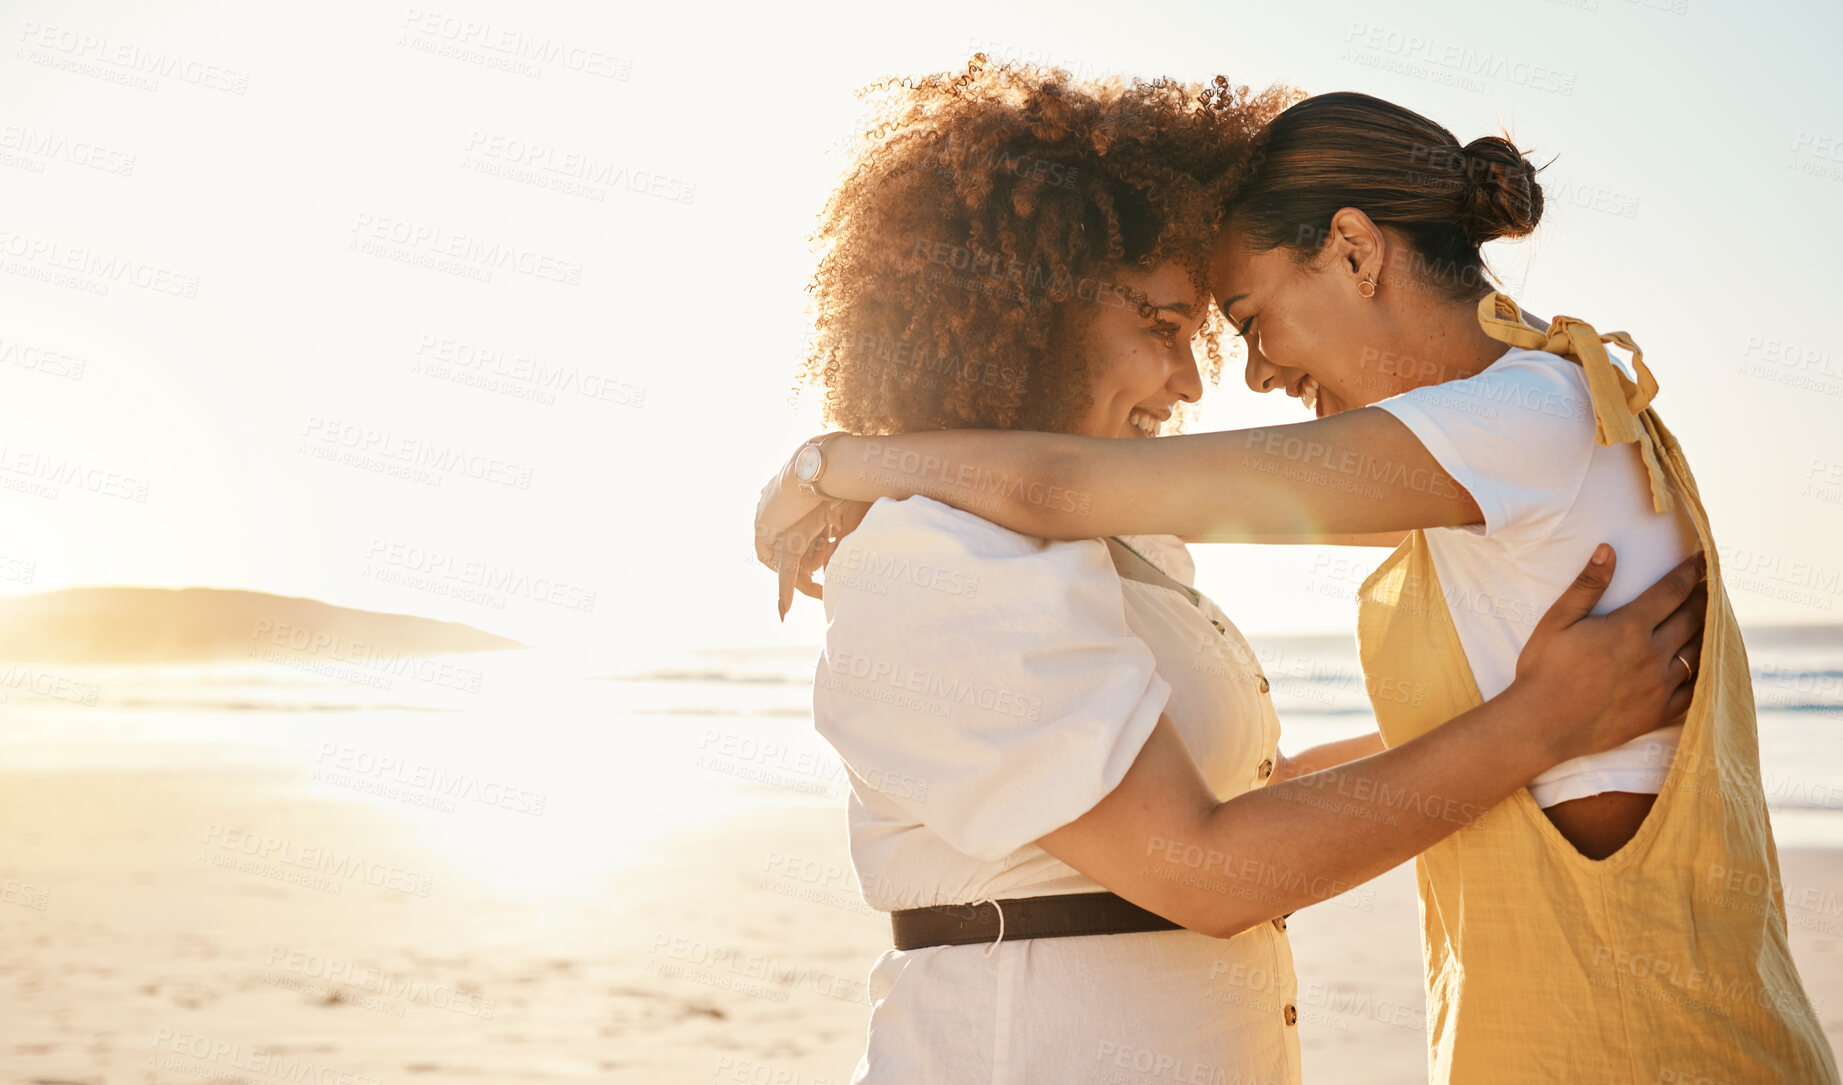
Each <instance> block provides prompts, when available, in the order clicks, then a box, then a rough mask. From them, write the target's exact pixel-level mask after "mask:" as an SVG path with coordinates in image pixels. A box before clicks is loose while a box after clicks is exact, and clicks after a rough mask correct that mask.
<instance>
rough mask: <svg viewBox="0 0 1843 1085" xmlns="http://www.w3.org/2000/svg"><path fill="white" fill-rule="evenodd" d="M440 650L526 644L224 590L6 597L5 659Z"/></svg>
mask: <svg viewBox="0 0 1843 1085" xmlns="http://www.w3.org/2000/svg"><path fill="white" fill-rule="evenodd" d="M355 645H358V646H362V648H363V650H366V651H371V652H379V653H386V654H389V653H397V654H406V655H419V656H421V655H438V654H441V653H445V652H484V651H494V650H497V649H502V648H523V647H526V646H525V645H523V644H521V643H519V642H518V641H515V640H511V639H509V638H506V637H501V636H497V635H495V634H492V633H486V632H482V631H481V630H478V629H475V628H474V627H473V626H471V625H463V624H461V623H460V622H438V621H435V620H434V619H432V618H421V617H417V616H416V615H413V614H384V613H380V612H378V611H374V610H354V609H353V608H351V607H341V606H334V605H333V604H331V603H323V602H321V601H320V600H318V599H301V598H295V597H292V596H286V595H270V594H268V593H266V592H258V591H233V590H227V589H221V588H68V589H65V590H63V591H50V592H41V593H39V594H36V595H22V596H16V597H12V598H0V659H3V660H11V661H18V662H70V663H168V662H188V661H195V660H196V661H204V660H219V659H232V658H243V659H247V658H249V657H250V656H251V654H252V649H260V650H261V654H265V655H273V654H278V653H280V654H289V653H291V650H292V651H294V652H298V653H299V654H326V655H331V656H335V657H337V656H341V655H346V654H349V653H350V652H352V651H353V650H354V646H355Z"/></svg>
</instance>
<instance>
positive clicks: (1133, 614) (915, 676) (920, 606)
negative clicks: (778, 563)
mask: <svg viewBox="0 0 1843 1085" xmlns="http://www.w3.org/2000/svg"><path fill="white" fill-rule="evenodd" d="M1125 542H1126V543H1127V544H1128V545H1130V546H1131V547H1133V549H1135V550H1136V551H1138V552H1139V553H1140V554H1142V555H1144V556H1145V557H1147V558H1148V559H1149V560H1151V561H1152V562H1153V563H1154V564H1156V565H1158V566H1159V567H1160V568H1161V569H1162V570H1163V571H1164V572H1165V573H1166V574H1167V575H1169V576H1171V577H1173V578H1174V579H1176V580H1178V581H1180V582H1182V583H1184V584H1186V585H1189V584H1190V582H1191V580H1192V578H1193V577H1194V575H1195V568H1194V566H1193V564H1192V563H1191V560H1190V555H1189V552H1188V551H1187V550H1185V548H1184V546H1183V544H1182V543H1180V542H1179V541H1178V540H1177V539H1176V538H1174V537H1171V536H1129V537H1127V538H1126V539H1125ZM825 583H826V589H825V609H826V618H827V623H828V624H827V628H826V645H825V651H824V653H823V654H822V656H821V657H820V661H819V667H818V671H817V674H816V675H815V681H814V691H813V719H814V722H815V724H816V726H817V727H818V730H819V732H820V734H821V735H823V736H824V737H825V739H826V740H827V741H828V742H830V743H831V745H832V747H833V748H834V749H835V750H837V752H838V755H839V757H840V758H841V759H842V761H843V762H844V764H845V767H846V769H847V771H848V774H849V778H850V781H851V796H850V800H849V810H850V819H849V820H850V843H851V859H852V864H853V866H854V867H855V868H856V871H857V876H858V881H859V885H860V886H861V887H862V890H863V894H864V899H865V901H866V902H867V903H868V904H870V905H871V906H872V907H874V908H878V909H881V910H884V911H892V910H895V909H899V908H910V907H920V906H924V905H933V904H968V903H971V902H974V901H978V900H981V899H987V898H991V899H1002V898H1006V897H1027V896H1042V895H1048V894H1052V893H1089V892H1096V891H1099V890H1102V889H1103V888H1104V887H1103V886H1100V885H1097V884H1096V883H1094V882H1093V881H1090V880H1089V879H1088V878H1086V877H1084V876H1083V875H1081V874H1080V873H1078V872H1077V871H1075V870H1074V868H1072V867H1069V866H1068V865H1066V864H1064V863H1062V862H1060V861H1058V860H1056V859H1054V858H1052V857H1051V856H1050V855H1049V854H1048V853H1046V852H1044V851H1043V850H1042V849H1041V848H1038V847H1037V846H1036V845H1035V844H1034V843H1033V841H1035V840H1037V839H1038V838H1040V837H1042V836H1043V835H1044V834H1045V833H1048V832H1049V831H1051V830H1053V829H1056V828H1058V827H1060V826H1062V825H1065V824H1067V823H1069V822H1070V821H1073V820H1074V819H1075V818H1077V817H1079V816H1081V815H1082V814H1084V813H1086V812H1087V811H1088V810H1089V809H1090V808H1092V807H1093V806H1094V805H1095V803H1097V802H1099V801H1100V800H1101V799H1102V798H1103V797H1104V796H1106V795H1107V793H1108V792H1110V791H1111V790H1112V789H1113V788H1114V786H1115V785H1116V784H1118V783H1119V781H1120V779H1121V777H1122V776H1124V775H1125V774H1126V771H1127V769H1128V768H1129V767H1130V766H1131V765H1132V763H1133V760H1134V759H1135V758H1136V757H1137V756H1138V753H1139V750H1140V747H1141V746H1143V745H1144V743H1145V740H1146V737H1147V736H1148V735H1149V734H1150V732H1151V729H1152V727H1153V725H1154V724H1155V723H1157V721H1158V717H1159V715H1160V713H1161V712H1162V713H1165V714H1167V715H1169V716H1170V718H1171V720H1172V722H1173V724H1174V725H1175V726H1176V728H1177V730H1178V732H1179V733H1180V734H1181V735H1182V737H1183V740H1184V742H1185V744H1186V745H1187V746H1188V747H1189V749H1190V752H1191V755H1192V756H1193V757H1194V758H1195V759H1196V762H1197V765H1198V767H1199V768H1200V769H1201V770H1202V773H1203V776H1204V778H1205V779H1206V780H1207V781H1208V782H1209V784H1210V786H1211V787H1212V788H1213V789H1214V791H1215V793H1216V794H1217V796H1218V797H1220V798H1223V799H1227V798H1231V797H1233V796H1235V795H1238V794H1241V793H1243V792H1246V791H1248V790H1250V789H1252V788H1255V787H1259V786H1261V785H1262V783H1263V782H1264V781H1265V779H1266V777H1267V775H1268V774H1269V773H1271V771H1272V766H1273V759H1274V758H1275V756H1276V753H1275V751H1276V747H1277V743H1278V741H1279V735H1280V724H1279V720H1278V718H1277V717H1276V716H1275V715H1274V710H1273V705H1272V702H1271V700H1270V698H1269V697H1268V695H1267V681H1266V678H1265V677H1264V676H1263V675H1262V674H1261V670H1260V667H1259V664H1258V662H1257V660H1256V658H1255V654H1254V652H1253V650H1252V649H1251V648H1250V647H1249V646H1248V643H1247V641H1245V640H1244V639H1243V638H1242V636H1241V634H1240V633H1239V632H1237V631H1236V629H1235V628H1234V626H1233V625H1231V624H1229V621H1228V619H1227V617H1226V616H1224V615H1223V614H1222V612H1221V611H1220V610H1218V609H1217V608H1216V607H1215V605H1214V604H1213V603H1210V602H1209V601H1208V600H1207V599H1205V600H1203V603H1202V606H1201V607H1200V608H1199V606H1197V605H1195V604H1193V603H1192V601H1191V600H1190V599H1189V598H1188V597H1187V596H1185V595H1183V594H1180V593H1179V592H1178V591H1176V590H1175V589H1173V588H1169V587H1160V586H1156V585H1152V584H1147V583H1142V582H1139V581H1135V580H1126V579H1123V578H1121V577H1120V576H1119V575H1118V573H1117V572H1116V571H1115V568H1114V565H1113V562H1112V560H1111V559H1110V557H1109V554H1108V550H1107V545H1106V543H1105V542H1103V541H1101V540H1098V539H1086V540H1078V541H1051V540H1044V539H1038V538H1033V537H1031V536H1026V535H1020V534H1018V533H1016V532H1013V531H1009V530H1007V529H1005V528H1002V527H999V526H997V525H996V524H993V523H990V522H988V521H986V520H982V519H980V518H979V517H977V516H974V515H972V514H970V513H965V512H961V511H960V510H958V509H955V508H952V507H950V506H948V505H944V504H941V503H940V502H938V501H934V500H932V499H930V498H927V497H921V496H915V497H909V498H905V499H903V500H900V501H897V500H892V499H889V498H884V499H882V500H879V501H877V502H876V503H875V504H874V505H873V506H872V507H871V509H870V511H869V512H868V513H867V514H866V516H865V517H864V520H863V523H862V525H861V526H860V527H858V529H857V530H855V531H854V532H852V533H851V534H850V535H848V536H846V538H845V540H844V541H843V542H842V543H841V544H840V546H839V549H838V551H837V552H836V553H835V554H834V555H833V557H832V560H831V561H830V562H829V563H828V565H827V567H826V579H825ZM869 987H870V991H871V994H872V997H873V998H875V999H876V1001H875V1002H874V1004H873V1007H872V1010H871V1017H870V1027H869V1040H868V1045H867V1049H866V1051H865V1054H864V1058H863V1060H862V1061H860V1062H859V1064H858V1066H857V1070H856V1073H855V1075H854V1076H853V1078H852V1080H853V1082H854V1083H858V1082H865V1083H871V1085H893V1083H922V1082H927V1083H949V1085H1013V1083H1016V1085H1024V1083H1030V1085H1036V1083H1040V1082H1056V1083H1065V1082H1096V1083H1109V1085H1128V1083H1139V1082H1145V1083H1148V1085H1149V1083H1152V1082H1158V1083H1186V1082H1211V1083H1228V1082H1236V1083H1241V1085H1268V1083H1273V1085H1290V1083H1296V1082H1297V1081H1298V1080H1299V1040H1298V1027H1297V1025H1296V1023H1295V1022H1296V1020H1297V1014H1296V1011H1295V1008H1294V1005H1295V996H1296V983H1295V979H1294V975H1293V960H1292V950H1291V947H1290V946H1289V945H1288V943H1287V939H1286V935H1285V933H1284V923H1283V922H1281V921H1276V922H1274V923H1264V924H1261V925H1260V926H1258V927H1256V928H1253V929H1251V930H1248V931H1245V932H1243V933H1242V934H1240V935H1237V936H1236V937H1234V938H1232V939H1226V940H1224V939H1217V938H1210V937H1207V936H1205V935H1201V934H1197V933H1194V932H1192V931H1187V930H1177V931H1151V932H1145V933H1138V934H1111V935H1097V936H1089V937H1074V938H1041V939H1018V940H1006V939H1000V940H999V941H998V942H997V943H996V944H995V945H991V946H988V945H965V946H930V947H925V948H922V949H915V950H908V951H901V950H896V949H890V950H887V951H885V952H884V953H883V955H882V956H881V957H879V958H878V959H877V961H876V963H875V965H874V966H873V967H872V969H871V974H870V983H869Z"/></svg>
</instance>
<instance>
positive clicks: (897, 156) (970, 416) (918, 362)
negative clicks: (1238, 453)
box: [801, 54, 1298, 434]
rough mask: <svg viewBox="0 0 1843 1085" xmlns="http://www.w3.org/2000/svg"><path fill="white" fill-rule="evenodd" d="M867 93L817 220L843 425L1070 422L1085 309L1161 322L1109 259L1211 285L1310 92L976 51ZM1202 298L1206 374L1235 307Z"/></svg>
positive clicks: (829, 409)
mask: <svg viewBox="0 0 1843 1085" xmlns="http://www.w3.org/2000/svg"><path fill="white" fill-rule="evenodd" d="M860 96H861V97H864V98H867V99H869V100H870V101H871V102H872V103H873V117H874V122H873V123H872V124H871V125H870V126H869V127H868V129H867V131H866V132H865V133H864V134H863V135H862V136H861V137H860V138H859V140H858V143H857V146H856V148H855V151H854V157H853V159H852V161H851V163H850V166H849V168H848V170H847V172H846V176H845V179H844V181H843V182H842V183H841V184H840V185H839V187H838V189H837V190H836V191H834V192H833V194H832V196H831V198H830V200H829V201H828V202H827V204H826V208H825V211H824V212H823V214H822V215H821V218H820V224H819V227H818V229H817V230H816V231H815V233H814V235H813V241H814V244H815V247H816V248H817V249H819V250H820V251H821V255H820V258H819V265H818V268H817V270H816V271H815V273H814V275H813V278H812V281H811V282H810V283H809V284H808V287H807V291H808V294H809V296H810V299H811V302H812V308H813V315H814V335H813V337H812V339H811V340H810V346H809V348H808V353H807V355H806V358H805V360H804V362H803V363H802V366H801V376H802V377H803V378H804V380H805V382H807V383H812V384H819V385H822V386H823V387H824V389H825V403H824V405H825V414H826V417H827V420H828V421H829V422H830V423H831V424H833V425H835V426H837V427H839V428H841V429H846V430H849V431H851V432H854V433H861V434H895V433H906V432H915V431H921V430H935V429H965V428H975V429H1042V430H1056V429H1066V428H1067V427H1068V425H1069V424H1070V423H1071V420H1072V419H1073V418H1075V417H1077V416H1078V412H1080V411H1081V410H1083V409H1085V407H1086V406H1087V404H1088V386H1087V379H1086V372H1085V370H1086V364H1087V363H1086V362H1085V361H1084V359H1085V358H1086V356H1087V355H1086V353H1085V352H1084V351H1083V350H1082V349H1081V348H1080V336H1081V331H1082V329H1083V328H1084V327H1085V326H1086V323H1087V320H1088V319H1089V318H1091V317H1092V316H1093V315H1094V313H1095V311H1096V310H1095V308H1094V306H1096V305H1104V306H1111V307H1115V308H1119V307H1124V306H1134V307H1137V308H1138V309H1139V310H1140V312H1141V314H1142V315H1144V316H1145V317H1146V318H1147V319H1148V320H1153V321H1159V320H1160V318H1159V314H1158V312H1157V310H1154V309H1152V308H1151V307H1150V306H1149V305H1148V304H1147V303H1146V299H1145V296H1144V295H1143V294H1142V293H1140V292H1138V291H1135V290H1130V289H1128V288H1126V287H1125V286H1122V285H1119V284H1117V283H1114V282H1111V281H1110V278H1109V277H1110V276H1112V275H1117V274H1118V273H1119V272H1121V271H1124V270H1140V271H1143V270H1149V269H1151V268H1153V267H1155V266H1159V265H1162V264H1164V263H1165V262H1167V261H1172V260H1176V261H1181V262H1182V265H1183V266H1185V267H1187V268H1188V269H1189V271H1190V276H1191V281H1192V282H1193V283H1194V284H1195V285H1196V287H1197V290H1198V297H1200V298H1204V299H1207V298H1208V297H1209V286H1208V283H1209V274H1208V272H1209V257H1210V251H1211V247H1212V244H1213V241H1214V239H1215V236H1216V232H1217V230H1218V229H1219V227H1220V225H1221V220H1222V209H1223V205H1224V204H1225V202H1226V201H1227V200H1228V199H1229V198H1230V197H1231V196H1233V195H1234V193H1235V191H1236V190H1237V188H1238V186H1239V185H1240V184H1241V182H1242V180H1243V178H1244V177H1246V176H1248V175H1249V174H1250V173H1251V172H1252V171H1253V169H1254V168H1255V167H1256V166H1257V165H1258V161H1259V158H1260V147H1261V141H1262V133H1263V130H1264V129H1265V126H1266V124H1267V122H1268V121H1270V120H1271V119H1272V118H1273V117H1274V116H1276V115H1277V114H1278V113H1279V112H1280V111H1281V110H1282V109H1284V108H1285V107H1286V106H1287V105H1290V104H1291V103H1292V102H1293V101H1294V100H1296V98H1297V97H1298V94H1297V92H1295V91H1292V90H1290V89H1288V88H1281V87H1275V88H1270V89H1268V90H1266V91H1264V92H1261V93H1259V94H1250V92H1249V90H1248V88H1247V87H1245V86H1233V85H1231V84H1230V83H1229V82H1228V80H1227V79H1225V78H1223V77H1221V76H1218V77H1216V79H1215V81H1214V82H1213V83H1210V84H1207V85H1204V84H1191V85H1184V84H1179V83H1176V82H1173V81H1171V80H1166V79H1159V80H1153V81H1149V82H1148V81H1141V80H1135V81H1133V82H1131V83H1130V84H1129V83H1125V82H1124V81H1122V80H1120V79H1117V78H1115V79H1109V80H1107V81H1104V82H1076V81H1075V80H1073V79H1072V78H1071V77H1070V76H1069V74H1068V73H1067V72H1065V71H1062V70H1059V69H1041V68H1027V67H1020V66H1015V65H1008V64H995V63H992V62H990V61H988V60H987V59H986V57H985V55H984V54H977V55H975V56H974V57H973V58H972V60H971V61H970V62H969V63H968V64H967V66H966V70H965V71H963V72H960V73H957V74H956V73H943V74H940V75H934V76H928V77H925V78H922V79H918V80H889V81H885V82H882V83H879V84H876V85H875V86H873V87H870V88H867V89H866V90H864V91H862V92H860ZM1208 312H1209V317H1208V319H1207V320H1206V321H1205V323H1204V327H1203V329H1202V331H1201V332H1200V333H1199V335H1200V337H1201V338H1203V339H1204V341H1205V353H1206V356H1207V366H1206V369H1207V372H1208V375H1209V377H1210V379H1211V380H1215V379H1217V378H1218V377H1219V376H1220V373H1221V367H1222V354H1221V346H1220V343H1221V336H1220V333H1221V331H1222V329H1223V327H1224V323H1223V319H1222V316H1221V314H1220V312H1218V311H1217V310H1216V309H1215V308H1214V307H1210V308H1209V309H1208ZM1161 323H1163V324H1164V326H1165V327H1166V328H1168V329H1169V333H1170V334H1174V333H1175V332H1176V325H1173V324H1170V323H1169V322H1162V321H1161Z"/></svg>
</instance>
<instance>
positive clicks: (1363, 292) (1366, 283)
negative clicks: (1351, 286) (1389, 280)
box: [1357, 279, 1376, 298]
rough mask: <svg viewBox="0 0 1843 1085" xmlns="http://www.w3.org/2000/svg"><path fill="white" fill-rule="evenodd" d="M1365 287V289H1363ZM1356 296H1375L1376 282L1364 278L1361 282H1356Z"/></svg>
mask: <svg viewBox="0 0 1843 1085" xmlns="http://www.w3.org/2000/svg"><path fill="white" fill-rule="evenodd" d="M1366 287H1367V289H1365V288H1366ZM1357 296H1358V297H1360V298H1373V297H1375V296H1376V284H1375V283H1373V282H1371V281H1370V280H1368V279H1364V280H1362V281H1361V282H1359V283H1357Z"/></svg>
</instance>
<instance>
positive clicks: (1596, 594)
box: [1537, 543, 1619, 629]
mask: <svg viewBox="0 0 1843 1085" xmlns="http://www.w3.org/2000/svg"><path fill="white" fill-rule="evenodd" d="M1618 563H1619V561H1618V555H1616V554H1614V553H1613V548H1612V547H1610V546H1608V545H1606V544H1605V543H1601V544H1600V545H1599V546H1596V547H1594V551H1593V556H1592V557H1590V558H1589V559H1588V561H1587V567H1586V568H1584V569H1582V570H1581V575H1579V576H1577V577H1575V578H1574V583H1572V584H1570V585H1568V587H1567V589H1566V590H1564V591H1563V592H1562V593H1561V597H1560V598H1559V599H1556V600H1555V602H1554V603H1552V604H1550V606H1549V609H1548V611H1547V612H1546V613H1544V614H1543V615H1542V620H1541V621H1540V622H1538V623H1537V628H1538V629H1541V628H1542V627H1543V626H1545V625H1546V626H1553V627H1556V628H1566V627H1568V626H1570V625H1573V624H1574V623H1575V622H1578V621H1580V620H1581V619H1582V618H1585V617H1586V616H1587V615H1589V614H1591V613H1593V608H1594V607H1595V606H1596V605H1598V603H1599V602H1600V597H1601V596H1602V595H1605V594H1606V588H1607V586H1608V585H1610V584H1611V583H1612V582H1613V569H1614V567H1616V566H1617V565H1618Z"/></svg>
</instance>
